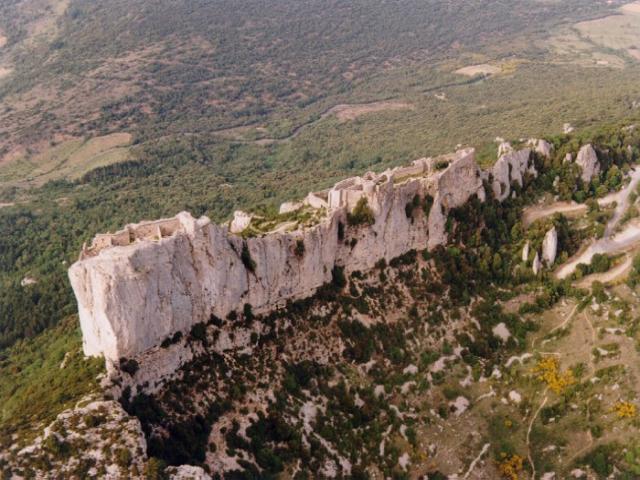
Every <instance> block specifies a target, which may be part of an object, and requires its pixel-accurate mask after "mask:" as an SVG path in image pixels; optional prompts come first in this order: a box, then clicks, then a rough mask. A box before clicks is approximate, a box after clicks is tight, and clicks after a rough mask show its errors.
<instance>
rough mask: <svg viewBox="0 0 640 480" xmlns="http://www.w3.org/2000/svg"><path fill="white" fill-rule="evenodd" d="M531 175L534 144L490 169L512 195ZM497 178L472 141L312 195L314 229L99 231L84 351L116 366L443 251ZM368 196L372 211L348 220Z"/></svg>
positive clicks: (86, 293) (79, 274)
mask: <svg viewBox="0 0 640 480" xmlns="http://www.w3.org/2000/svg"><path fill="white" fill-rule="evenodd" d="M527 172H528V173H531V174H532V175H535V174H536V172H535V169H533V167H532V162H531V151H530V150H529V149H525V150H521V151H519V152H510V153H508V154H506V155H504V156H503V157H501V158H500V160H499V161H498V163H497V164H496V167H494V169H493V171H492V172H491V173H493V178H494V190H497V188H496V183H495V182H499V183H500V184H501V187H500V189H499V195H497V197H498V198H499V199H501V200H502V199H504V198H506V197H507V196H508V195H509V191H510V184H511V183H512V182H517V183H519V184H520V185H522V181H523V176H524V175H525V174H526V173H527ZM488 178H489V174H488V173H485V172H482V171H481V170H480V169H479V168H478V166H477V164H476V162H475V158H474V151H473V149H466V150H460V151H458V152H456V153H455V154H451V155H447V156H444V157H439V158H437V159H431V158H430V159H420V160H416V161H415V162H413V164H412V165H410V166H408V167H404V168H396V169H393V170H388V171H385V172H383V173H381V174H374V173H371V172H370V173H367V174H365V175H364V176H362V177H354V178H350V179H347V180H344V181H342V182H339V183H338V184H336V185H335V186H334V187H333V188H331V189H329V190H326V191H322V192H314V193H311V194H309V195H308V196H307V198H306V199H305V200H304V202H303V205H302V206H301V207H300V212H305V214H306V217H305V218H308V217H309V211H312V212H313V218H315V221H314V222H313V224H312V225H309V224H308V222H307V224H304V225H303V222H301V221H297V220H296V218H295V212H293V213H290V215H292V217H291V218H292V219H291V220H290V221H288V222H285V223H283V224H282V225H278V226H276V227H275V228H273V229H272V230H271V231H270V232H264V233H262V234H258V235H254V236H251V237H247V238H243V236H242V235H236V234H233V233H231V232H230V228H229V226H228V225H216V224H214V223H212V222H211V221H210V220H209V219H208V218H207V217H201V218H199V219H194V218H193V217H192V216H191V215H190V214H189V213H186V212H182V213H180V214H178V215H177V216H176V217H174V218H170V219H164V220H159V221H155V222H142V223H139V224H133V225H128V226H127V227H125V229H123V230H122V231H119V232H117V233H115V234H108V235H98V236H96V238H95V239H94V240H93V243H92V245H91V246H90V247H85V248H83V252H82V254H81V257H80V260H79V261H78V262H76V263H75V264H73V265H72V266H71V268H70V270H69V277H70V280H71V285H72V287H73V290H74V292H75V295H76V297H77V300H78V309H79V315H80V323H81V327H82V332H83V339H84V340H83V341H84V351H85V353H86V354H87V355H104V356H105V357H106V358H107V360H109V361H111V362H118V360H119V359H120V358H122V357H131V356H136V355H139V354H141V353H143V352H145V351H147V350H149V349H151V348H153V347H156V346H158V345H159V344H160V343H161V342H162V341H163V340H164V339H166V338H168V337H169V336H171V335H173V334H174V333H176V332H178V331H180V332H188V331H189V330H190V329H191V327H192V326H193V325H194V324H196V323H199V322H202V321H207V320H209V318H210V317H211V316H212V315H215V316H217V317H225V316H227V315H228V314H229V313H230V312H232V311H240V310H242V309H243V307H244V306H245V305H246V304H248V305H251V307H252V308H253V310H254V311H256V312H265V311H268V310H271V309H274V308H277V307H279V306H281V305H283V304H284V303H286V302H287V301H288V300H295V299H300V298H305V297H308V296H311V295H313V294H314V293H315V292H316V291H317V289H318V288H319V287H321V286H322V285H323V284H326V283H327V282H330V281H331V279H332V272H333V271H334V268H335V267H336V266H339V267H342V268H344V270H345V272H346V273H349V272H353V271H356V270H368V269H371V268H373V267H374V265H375V264H376V262H378V261H379V260H381V259H386V260H391V259H393V258H395V257H397V256H399V255H402V254H404V253H406V252H407V251H409V250H412V249H416V250H421V249H425V248H430V249H433V248H435V247H436V246H438V245H442V244H444V243H446V241H447V233H446V227H445V226H446V219H447V215H448V212H449V211H450V209H452V208H456V207H459V206H461V205H464V204H465V203H466V202H467V201H468V200H469V198H470V197H471V196H473V195H477V196H478V197H479V198H480V199H481V200H484V198H485V194H486V192H485V190H484V187H483V179H488ZM502 185H504V187H502ZM505 188H506V194H505V190H504V189H505ZM361 199H366V203H365V205H366V207H365V208H366V209H367V211H368V212H369V213H370V214H371V215H370V216H371V218H370V219H369V220H368V221H366V222H356V221H354V220H353V218H351V221H350V215H349V214H350V213H351V212H352V211H353V209H354V207H356V205H358V204H359V202H360V204H362V201H361ZM285 210H286V211H289V210H290V209H289V208H287V209H285ZM301 217H302V215H301ZM371 220H373V221H371ZM252 221H253V220H252V219H251V218H250V217H248V216H245V215H242V222H239V221H234V222H233V230H236V231H239V230H241V229H249V230H250V229H251V224H252ZM249 230H246V231H249ZM246 231H243V232H241V233H243V234H245V233H246ZM245 236H246V235H245Z"/></svg>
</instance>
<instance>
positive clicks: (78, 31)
mask: <svg viewBox="0 0 640 480" xmlns="http://www.w3.org/2000/svg"><path fill="white" fill-rule="evenodd" d="M611 8H612V6H605V5H604V4H603V3H601V2H584V1H579V0H571V1H563V2H534V1H531V0H517V1H511V2H508V5H506V4H505V3H504V2H495V1H489V0H475V1H426V2H424V1H414V0H402V1H400V2H373V3H372V2H364V1H355V2H354V1H336V0H332V1H330V2H325V1H316V0H303V1H299V2H291V1H289V0H274V1H270V2H262V1H255V0H243V1H226V0H222V1H160V2H149V1H146V0H145V1H139V2H129V1H124V0H106V1H102V2H94V1H85V0H72V1H66V0H48V1H47V0H23V1H11V2H3V5H2V6H0V29H1V31H2V34H3V36H4V37H6V45H5V46H4V47H2V49H0V67H2V69H3V72H4V74H3V75H1V77H4V78H1V77H0V98H1V99H2V102H3V105H4V108H3V109H2V111H1V112H0V134H1V135H2V137H3V144H2V147H1V153H2V157H4V158H5V159H7V160H8V159H10V158H16V157H20V156H22V155H24V153H25V148H29V147H31V148H35V149H36V150H38V151H42V150H43V149H45V148H46V147H47V145H48V144H49V143H50V142H51V141H62V140H65V139H67V138H69V137H75V136H82V135H87V134H90V135H95V134H98V133H104V132H113V131H118V130H121V129H134V130H135V131H136V132H137V134H138V137H139V138H149V137H156V136H161V135H166V134H168V133H172V132H181V131H189V132H205V133H206V132H209V131H211V130H212V129H217V128H223V127H230V126H236V125H243V124H249V123H253V122H256V121H262V122H266V123H267V127H268V128H270V129H272V130H273V131H274V133H276V134H282V133H286V132H287V131H288V130H290V129H291V127H292V126H291V125H290V124H289V123H288V122H287V118H288V117H290V116H292V115H293V117H294V118H295V117H297V116H298V115H300V114H299V113H297V110H299V109H305V108H306V110H305V111H307V113H306V115H309V114H312V113H313V112H314V105H315V104H316V103H317V102H320V101H321V100H322V99H330V98H332V97H335V96H337V95H348V94H349V91H351V90H352V89H354V88H357V86H358V85H360V84H362V83H363V82H367V81H369V80H370V79H371V77H372V76H374V77H381V76H382V77H384V76H386V75H387V74H389V73H390V72H391V71H393V70H394V69H398V68H399V67H406V66H408V65H413V66H414V67H416V66H420V65H428V64H430V63H432V62H434V61H436V60H443V59H447V58H453V57H456V56H457V55H459V54H461V53H463V52H467V51H474V52H480V51H484V52H494V53H495V52H497V53H499V55H500V56H508V55H510V54H514V53H516V52H517V50H519V49H520V48H519V47H520V46H521V45H522V44H520V45H517V44H514V43H513V42H514V40H513V38H514V36H515V35H517V36H518V38H519V39H520V40H519V41H520V42H522V38H523V35H530V34H531V35H533V34H538V33H540V32H544V31H546V30H547V29H549V28H551V27H552V26H553V25H556V24H558V23H561V22H562V21H564V20H565V19H566V17H567V16H568V15H570V16H571V17H572V18H573V19H578V18H582V17H587V16H590V15H595V14H598V13H601V12H602V11H604V10H605V9H611ZM527 49H528V50H529V53H530V54H532V55H535V54H536V51H537V50H539V49H538V48H537V47H535V46H533V45H529V46H528V47H527ZM518 53H521V52H518ZM537 54H540V52H537Z"/></svg>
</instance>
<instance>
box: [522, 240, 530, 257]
mask: <svg viewBox="0 0 640 480" xmlns="http://www.w3.org/2000/svg"><path fill="white" fill-rule="evenodd" d="M530 248H531V242H529V240H527V243H525V244H524V247H523V248H522V261H523V262H526V261H527V260H529V249H530Z"/></svg>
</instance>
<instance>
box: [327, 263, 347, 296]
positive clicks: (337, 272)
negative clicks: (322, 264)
mask: <svg viewBox="0 0 640 480" xmlns="http://www.w3.org/2000/svg"><path fill="white" fill-rule="evenodd" d="M331 284H332V285H333V286H334V287H335V288H336V289H338V290H342V289H343V288H344V287H345V286H346V285H347V279H346V278H345V276H344V267H339V266H338V265H334V267H333V270H332V271H331Z"/></svg>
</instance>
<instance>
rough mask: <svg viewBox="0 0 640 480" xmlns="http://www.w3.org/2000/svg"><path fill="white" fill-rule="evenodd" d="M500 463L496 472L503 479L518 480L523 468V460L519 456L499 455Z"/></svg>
mask: <svg viewBox="0 0 640 480" xmlns="http://www.w3.org/2000/svg"><path fill="white" fill-rule="evenodd" d="M500 456H501V457H502V459H503V460H502V461H501V462H500V463H498V470H499V471H500V475H502V477H503V478H507V479H509V480H518V478H519V476H518V474H519V473H520V472H521V471H522V468H523V466H524V459H523V458H522V457H521V456H520V455H516V454H513V455H511V456H508V455H507V454H506V453H504V452H503V453H501V454H500Z"/></svg>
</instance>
